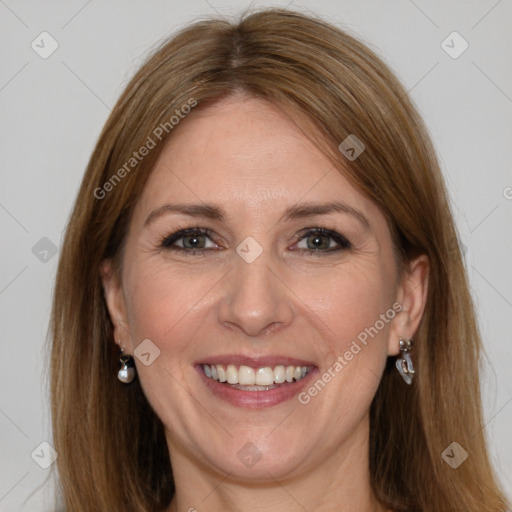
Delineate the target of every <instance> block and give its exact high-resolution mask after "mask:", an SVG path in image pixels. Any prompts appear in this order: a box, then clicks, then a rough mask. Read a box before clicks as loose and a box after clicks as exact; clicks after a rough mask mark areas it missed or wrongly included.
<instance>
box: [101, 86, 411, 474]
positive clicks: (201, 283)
mask: <svg viewBox="0 0 512 512" xmlns="http://www.w3.org/2000/svg"><path fill="white" fill-rule="evenodd" d="M175 130H176V131H175V133H173V135H172V137H171V139H170V140H169V142H168V143H167V145H166V147H165V148H164V150H163V152H162V153H161V155H160V156H159V159H158V161H157V163H156V165H155V168H154V170H153V172H152V174H151V176H150V178H149V181H148V182H147V184H146V186H145V188H144V191H143V193H142V196H141V199H140V200H139V202H138V203H137V205H136V207H135V210H134V215H133V218H132V221H131V224H130V229H129V233H128V236H127V240H126V247H125V253H124V257H123V258H124V259H123V265H122V274H121V278H120V279H117V278H116V276H113V274H112V273H111V272H110V270H109V268H110V267H109V263H108V262H107V263H106V265H105V267H104V269H105V277H104V282H105V288H106V292H107V300H108V305H109V309H110V313H111V316H112V319H113V322H114V326H115V335H116V341H118V342H120V343H121V345H123V346H124V349H125V351H126V352H128V353H131V354H134V353H135V356H136V357H135V361H136V366H137V373H138V378H139V379H140V381H141V384H142V387H143V389H144V392H145V394H146V396H147V398H148V400H149V402H150V403H151V405H152V407H153V408H154V410H155V412H156V414H157V415H158V416H159V417H160V418H161V420H162V422H163V424H164V425H165V428H166V432H167V441H168V446H169V450H170V454H171V458H172V460H173V462H174V461H175V460H181V459H183V460H184V461H185V460H186V461H188V463H189V464H192V465H195V467H201V468H203V469H204V470H207V471H211V470H213V471H215V472H221V473H223V474H226V473H229V474H232V475H237V476H238V477H239V478H240V479H242V480H253V481H254V480H264V479H268V478H269V475H272V477H274V478H277V479H279V478H283V477H284V476H287V477H288V476H289V477H292V476H293V475H295V474H299V473H301V472H306V471H311V470H312V469H314V468H315V466H320V465H326V464H327V465H328V466H329V465H330V463H331V462H332V464H333V466H332V467H333V468H334V467H339V466H340V462H341V458H345V459H346V458H347V457H354V458H355V457H356V456H357V457H359V456H360V455H361V454H363V457H364V454H365V450H366V447H367V443H368V410H369V407H370V403H371V401H372V398H373V396H374V394H375V392H376V389H377V387H378V384H379V380H380V377H381V375H382V372H383V369H384V365H385V362H386V358H387V357H388V355H390V354H393V355H394V354H397V353H398V337H399V336H404V337H407V336H412V334H413V331H414V329H415V326H416V325H417V322H415V320H414V318H413V319H411V317H410V316H409V315H408V313H405V312H401V313H397V310H398V306H397V304H398V303H400V304H403V303H404V300H405V301H408V300H412V299H411V296H409V297H407V289H406V286H405V285H404V284H403V283H401V282H400V281H399V279H398V272H397V267H396V262H395V259H394V256H393V248H392V242H391V237H390V232H389V229H388V226H387V224H386V221H385V219H384V216H383V215H382V213H381V212H380V211H379V209H378V208H377V207H376V206H375V205H374V204H373V203H372V202H371V201H370V200H368V199H367V198H365V197H364V196H363V195H361V194H360V193H359V192H358V191H357V190H356V189H355V188H353V187H352V186H351V185H350V184H349V182H348V181H347V180H346V179H345V178H344V177H343V176H342V175H341V174H340V173H339V172H338V171H337V170H335V169H334V168H333V167H332V165H331V163H330V162H329V160H328V159H327V158H326V157H325V156H324V155H323V154H322V153H321V151H320V150H319V149H318V148H316V147H315V146H314V145H313V144H312V143H311V142H310V141H309V139H308V138H307V137H306V136H305V135H304V134H303V133H302V132H301V131H300V130H299V129H298V128H297V127H296V125H295V124H293V123H292V122H291V121H290V119H289V118H287V117H286V116H284V115H283V114H282V113H281V112H280V111H279V110H277V109H276V108H275V107H273V106H271V105H270V104H269V103H267V102H264V101H263V100H260V99H254V98H243V97H240V96H237V97H231V98H229V99H226V100H223V101H221V102H219V103H217V104H215V105H214V106H212V107H209V108H207V109H205V110H203V111H197V112H194V113H193V114H191V115H190V116H189V118H187V119H185V120H183V121H181V125H180V126H179V127H178V128H175ZM334 203H336V204H337V207H332V208H331V207H329V205H332V204H334ZM178 205H180V207H178ZM187 212H188V213H187ZM182 229H187V230H190V231H189V232H188V234H183V233H182V234H176V233H177V232H178V231H179V230H182ZM319 229H320V230H319ZM322 230H324V231H322ZM414 293H416V292H414ZM414 293H413V294H412V296H414ZM406 309H408V308H406ZM409 309H410V310H413V309H414V308H413V307H410V308H409ZM141 343H142V344H141ZM205 365H207V366H205ZM212 365H213V366H214V368H215V369H212ZM217 365H219V366H217ZM228 366H229V368H228ZM305 373H306V375H305V376H304V374H305ZM215 376H216V377H217V379H220V380H223V379H228V380H229V382H235V381H237V382H239V384H230V383H228V382H220V380H214V377H215ZM283 380H284V382H283ZM290 380H291V382H289V381H290ZM240 382H242V383H243V384H244V386H242V387H241V384H240ZM276 382H277V383H276ZM315 383H316V386H315ZM351 454H353V455H351ZM324 467H325V466H324Z"/></svg>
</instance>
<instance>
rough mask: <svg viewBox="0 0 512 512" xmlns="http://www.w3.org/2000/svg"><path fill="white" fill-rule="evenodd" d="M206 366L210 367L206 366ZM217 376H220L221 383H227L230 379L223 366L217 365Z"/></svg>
mask: <svg viewBox="0 0 512 512" xmlns="http://www.w3.org/2000/svg"><path fill="white" fill-rule="evenodd" d="M205 366H208V365H207V364H205ZM216 368H217V375H218V376H219V382H226V381H227V380H228V378H227V377H226V372H225V371H224V366H222V365H221V364H218V365H217V367H216Z"/></svg>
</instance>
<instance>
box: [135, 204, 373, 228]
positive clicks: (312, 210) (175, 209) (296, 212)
mask: <svg viewBox="0 0 512 512" xmlns="http://www.w3.org/2000/svg"><path fill="white" fill-rule="evenodd" d="M333 212H338V213H344V214H348V215H350V216H352V217H354V218H355V219H357V220H358V221H359V222H360V223H361V224H362V225H363V226H364V227H365V228H368V229H371V228H370V222H369V221H368V219H367V218H366V217H365V216H364V215H363V213H362V212H360V211H359V210H357V209H356V208H353V207H352V206H349V205H347V204H345V203H343V202H341V201H329V202H327V203H311V202H306V203H298V204H295V205H293V206H290V207H289V208H287V209H286V210H285V211H284V213H283V214H282V216H281V218H280V219H279V222H290V221H292V220H297V219H305V218H308V217H314V216H316V215H327V214H329V213H333ZM170 213H177V214H182V215H188V216H190V217H202V218H205V219H211V220H217V221H220V222H224V221H225V220H226V218H227V215H226V213H225V211H224V210H223V209H222V208H221V207H220V206H218V205H216V204H207V203H203V204H186V203H179V204H164V205H163V206H160V207H159V208H157V209H156V210H154V211H152V212H151V213H150V214H149V215H148V217H147V218H146V221H145V222H144V226H147V225H148V224H150V223H151V222H153V221H154V220H156V219H157V218H159V217H161V216H163V215H166V214H170Z"/></svg>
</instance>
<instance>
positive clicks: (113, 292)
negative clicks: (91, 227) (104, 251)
mask: <svg viewBox="0 0 512 512" xmlns="http://www.w3.org/2000/svg"><path fill="white" fill-rule="evenodd" d="M100 276H101V281H102V284H103V291H104V296H105V302H106V304H107V309H108V312H109V315H110V319H111V321H112V324H113V326H114V339H115V341H116V343H118V344H121V345H122V346H124V345H125V344H126V342H123V340H126V339H127V336H128V329H127V327H128V324H127V321H126V308H125V304H124V297H123V292H122V288H121V283H120V279H119V276H118V275H117V272H116V271H115V269H114V267H113V263H112V260H110V259H109V260H105V261H103V262H102V263H101V266H100Z"/></svg>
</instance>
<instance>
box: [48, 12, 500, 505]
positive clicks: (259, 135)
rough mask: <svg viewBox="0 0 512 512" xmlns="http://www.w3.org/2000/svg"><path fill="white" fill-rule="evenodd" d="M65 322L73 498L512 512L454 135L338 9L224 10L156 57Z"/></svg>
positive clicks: (70, 260)
mask: <svg viewBox="0 0 512 512" xmlns="http://www.w3.org/2000/svg"><path fill="white" fill-rule="evenodd" d="M454 248H455V249H454ZM52 330H53V349H52V404H53V405H52V407H53V428H54V437H55V447H56V449H57V452H58V453H59V458H58V460H57V463H58V468H59V474H60V479H61V484H62V493H63V497H64V500H65V503H66V505H67V508H68V510H83V511H92V510H104V511H107V510H108V511H116V510H123V511H127V510H133V511H135V510H137V511H140V510H144V511H178V510H180V511H181V510H189V511H192V510H198V511H201V510H216V511H217V510H219V511H220V510H263V509H265V510H274V509H277V508H279V509H280V510H283V509H284V510H311V511H313V510H315V511H324V510H337V511H343V510H347V511H349V510H350V511H353V510H360V511H408V512H413V511H443V512H445V511H446V512H451V511H461V510H464V511H470V512H476V511H478V512H481V511H483V510H486V511H496V512H498V511H501V512H502V511H504V510H505V509H506V503H505V499H504V497H503V495H502V493H501V492H500V490H499V489H498V485H497V483H496V477H495V475H494V473H493V470H492V468H491V465H490V462H489V456H488V453H487V448H486V445H485V440H484V436H483V422H482V412H481V403H480V389H479V382H478V361H479V352H480V348H481V342H480V338H479V335H478V331H477V327H476V323H475V317H474V312H473V306H472V303H471V299H470V295H469V292H468V286H467V278H466V276H465V273H464V269H463V265H462V261H461V254H460V251H459V247H458V242H457V237H456V232H455V228H454V224H453V220H452V216H451V213H450V209H449V206H448V201H447V197H446V192H445V188H444V185H443V180H442V177H441V174H440V171H439V166H438V163H437V161H436V157H435V155H434V152H433V149H432V145H431V143H430V141H429V138H428V135H427V133H426V130H425V128H424V125H423V123H422V121H421V119H420V118H419V116H418V114H417V112H416V110H415V108H414V107H413V105H412V104H411V101H410V99H409V98H408V96H407V94H406V91H405V90H404V89H403V87H402V86H401V85H400V84H399V83H398V81H397V80H396V78H395V77H394V75H393V74H392V73H391V71H390V70H389V69H388V68H387V67H386V66H385V64H383V62H382V61H381V60H380V59H379V58H378V57H377V56H376V55H375V54H374V53H372V52H371V51H370V50H369V49H368V48H367V47H365V46H364V45H363V44H361V43H360V42H358V41H357V40H355V39H354V38H353V37H350V36H349V35H347V34H345V33H344V32H342V31H340V30H339V29H337V28H335V27H333V26H331V25H329V24H327V23H325V22H323V21H321V20H317V19H313V18H311V17H307V16H305V15H302V14H299V13H295V12H292V11H287V10H266V11H261V12H257V13H254V14H251V15H249V16H245V17H244V18H243V19H242V20H241V21H240V22H239V23H238V24H231V23H228V22H227V21H222V20H211V21H203V22H200V23H196V24H194V25H192V26H190V27H188V28H186V29H184V30H183V31H182V32H180V33H179V34H178V35H177V36H175V37H174V38H172V39H170V40H169V41H168V42H166V43H165V44H163V45H162V46H161V47H160V48H159V49H158V50H157V51H156V52H155V53H154V55H152V56H151V58H149V60H148V61H147V62H146V63H145V64H144V65H143V67H142V68H141V69H140V70H139V72H138V73H137V74H136V76H135V77H134V78H133V79H132V80H131V82H130V83H129V85H128V86H127V88H126V90H125V91H124V93H123V94H122V96H121V98H120V100H119V101H118V103H117V105H116V106H115V108H114V109H113V112H112V114H111V116H110V118H109V120H108V121H107V123H106V126H105V128H104V130H103V132H102V134H101V136H100V140H99V142H98V144H97V146H96V149H95V151H94V153H93V155H92V157H91V160H90V164H89V167H88V169H87V172H86V175H85V178H84V180H83V183H82V187H81V190H80V193H79V195H78V198H77V201H76V204H75V208H74V211H73V214H72V217H71V220H70V224H69V227H68V230H67V233H66V239H65V243H64V246H63V250H62V254H61V261H60V266H59V270H58V276H57V282H56V293H55V301H54V306H53V322H52Z"/></svg>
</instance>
